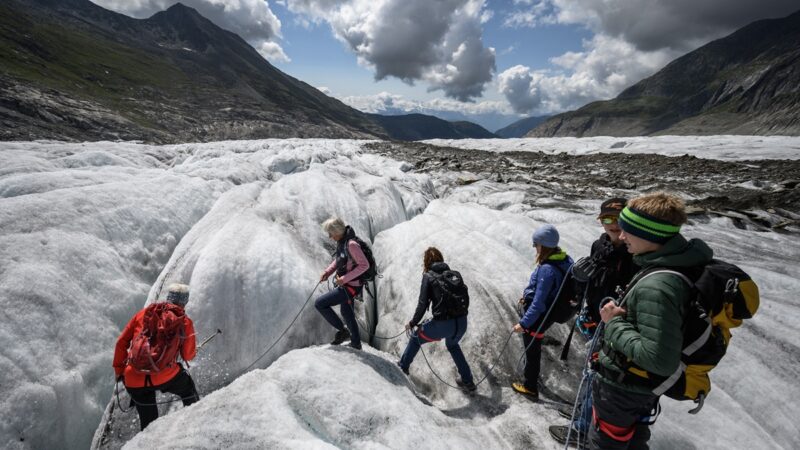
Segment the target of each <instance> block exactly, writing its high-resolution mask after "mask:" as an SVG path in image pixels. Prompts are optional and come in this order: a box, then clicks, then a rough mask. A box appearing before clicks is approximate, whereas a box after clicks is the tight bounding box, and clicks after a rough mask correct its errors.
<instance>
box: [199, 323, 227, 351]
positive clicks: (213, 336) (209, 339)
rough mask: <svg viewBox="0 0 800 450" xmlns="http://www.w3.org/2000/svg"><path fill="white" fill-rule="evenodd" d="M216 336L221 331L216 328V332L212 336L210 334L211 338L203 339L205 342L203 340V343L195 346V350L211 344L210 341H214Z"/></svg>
mask: <svg viewBox="0 0 800 450" xmlns="http://www.w3.org/2000/svg"><path fill="white" fill-rule="evenodd" d="M218 334H222V330H220V329H219V328H217V331H216V332H215V333H214V334H212V335H211V336H209V337H207V338H205V340H203V342H201V343H200V345H199V346H197V350H200V349H201V348H203V346H204V345H206V344H208V343H209V342H211V340H212V339H214V338H215V337H217V335H218Z"/></svg>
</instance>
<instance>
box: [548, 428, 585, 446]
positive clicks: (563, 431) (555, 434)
mask: <svg viewBox="0 0 800 450" xmlns="http://www.w3.org/2000/svg"><path fill="white" fill-rule="evenodd" d="M548 431H550V436H551V437H552V438H553V439H555V441H556V442H558V443H559V444H567V435H569V444H567V445H575V446H577V445H578V442H582V443H583V444H586V443H587V442H586V435H585V434H583V433H580V432H579V431H578V430H576V429H575V428H573V429H572V432H570V431H569V427H568V426H566V425H550V428H548Z"/></svg>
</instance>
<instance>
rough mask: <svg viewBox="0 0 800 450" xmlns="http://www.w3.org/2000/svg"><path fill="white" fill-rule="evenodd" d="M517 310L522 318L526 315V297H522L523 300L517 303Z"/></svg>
mask: <svg viewBox="0 0 800 450" xmlns="http://www.w3.org/2000/svg"><path fill="white" fill-rule="evenodd" d="M516 309H517V315H518V316H520V317H522V316H524V315H525V310H526V309H528V308H526V307H525V297H522V298H521V299H519V301H518V302H517V305H516Z"/></svg>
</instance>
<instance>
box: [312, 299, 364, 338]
mask: <svg viewBox="0 0 800 450" xmlns="http://www.w3.org/2000/svg"><path fill="white" fill-rule="evenodd" d="M356 292H357V291H356ZM336 305H340V306H339V312H340V313H341V314H342V317H343V318H344V321H345V322H346V323H347V329H348V330H350V345H352V346H354V347H360V346H361V336H360V335H359V333H358V322H356V315H355V310H354V308H353V298H352V297H351V296H350V294H349V293H348V292H347V290H345V288H344V287H341V286H340V287H337V288H336V289H334V290H332V291H330V292H328V293H326V294H323V295H320V296H319V298H317V300H316V301H315V302H314V306H316V307H317V310H318V311H319V312H320V314H322V317H324V318H325V320H327V321H328V323H330V324H331V325H333V327H334V328H336V329H337V330H339V331H341V330H343V329H344V324H343V323H342V320H341V319H339V316H337V315H336V313H335V312H334V311H333V306H336Z"/></svg>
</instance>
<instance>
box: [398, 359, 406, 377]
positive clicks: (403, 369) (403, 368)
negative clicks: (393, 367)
mask: <svg viewBox="0 0 800 450" xmlns="http://www.w3.org/2000/svg"><path fill="white" fill-rule="evenodd" d="M397 367H399V368H400V370H402V371H403V373H404V374H406V375H408V369H407V368H405V367H403V365H402V364H400V361H397Z"/></svg>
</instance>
